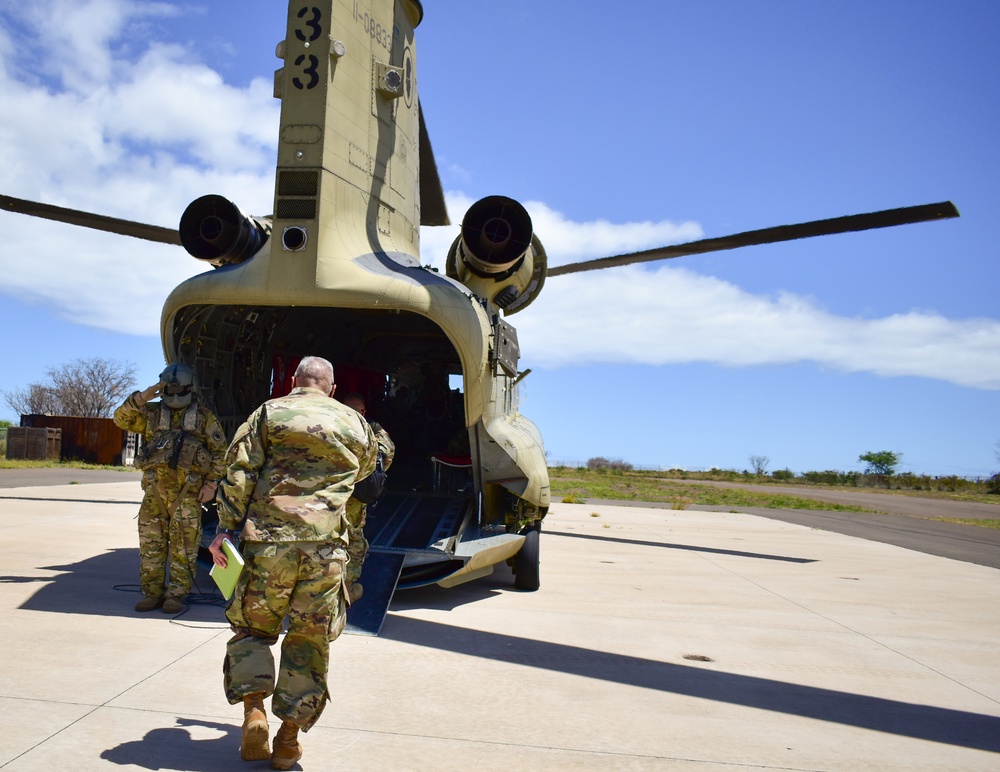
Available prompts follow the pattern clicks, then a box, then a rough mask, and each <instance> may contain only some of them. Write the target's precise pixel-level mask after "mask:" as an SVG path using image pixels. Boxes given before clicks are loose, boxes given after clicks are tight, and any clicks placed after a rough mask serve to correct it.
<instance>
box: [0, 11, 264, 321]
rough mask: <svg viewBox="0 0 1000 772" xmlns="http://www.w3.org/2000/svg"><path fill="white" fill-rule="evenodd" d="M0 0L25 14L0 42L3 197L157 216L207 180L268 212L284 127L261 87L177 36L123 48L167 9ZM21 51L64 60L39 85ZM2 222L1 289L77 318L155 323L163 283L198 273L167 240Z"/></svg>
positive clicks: (175, 212)
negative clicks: (222, 69)
mask: <svg viewBox="0 0 1000 772" xmlns="http://www.w3.org/2000/svg"><path fill="white" fill-rule="evenodd" d="M2 9H3V11H4V13H5V14H7V15H8V18H12V16H11V15H12V14H14V13H17V14H19V16H18V24H20V25H23V34H18V35H7V36H5V37H4V38H3V40H2V43H0V56H2V57H3V58H2V62H0V93H3V94H4V95H5V100H4V111H3V115H2V116H0V168H2V169H3V185H2V190H3V192H4V193H6V194H9V195H13V196H17V197H20V198H27V199H30V200H37V201H44V202H47V203H53V204H57V205H60V206H67V207H70V208H76V209H83V210H85V211H92V212H98V213H100V214H108V215H111V216H115V217H122V218H125V219H130V220H137V221H139V222H148V223H155V224H159V225H165V226H167V227H175V226H176V224H177V222H178V218H179V217H180V214H181V212H182V211H183V210H184V208H185V207H186V206H187V204H188V203H190V202H191V201H192V200H194V199H195V198H197V197H199V196H201V195H203V194H205V193H210V192H212V193H221V194H223V195H226V196H228V197H230V198H231V199H233V200H234V201H235V202H236V203H237V204H238V205H239V206H240V207H241V208H242V209H244V211H247V212H253V213H267V212H268V211H270V208H271V200H272V195H273V178H274V156H275V144H276V137H277V126H278V104H277V102H276V101H275V100H274V99H272V98H271V89H270V84H269V83H264V82H263V81H262V80H257V81H254V82H253V83H251V84H250V85H249V86H248V87H246V88H237V87H233V86H230V85H227V84H226V83H224V82H223V80H222V78H221V77H220V76H219V75H218V74H217V73H216V72H214V71H212V70H211V69H209V68H208V67H206V66H204V65H203V64H200V63H199V62H198V61H197V60H196V59H193V58H192V56H191V55H190V54H189V53H188V52H186V51H184V50H183V49H181V48H179V47H176V46H165V45H159V44H156V43H151V44H149V45H148V46H147V47H146V48H144V49H141V50H134V51H129V50H127V49H128V45H131V44H133V41H134V40H142V39H143V37H142V36H141V35H136V34H135V20H136V18H137V17H142V18H144V17H148V16H149V15H154V14H160V15H163V14H168V13H170V12H171V7H170V6H166V5H164V4H158V3H127V2H122V1H121V0H92V1H91V2H87V3H67V2H64V1H63V0H56V1H55V2H48V3H37V4H23V3H19V4H11V3H5V4H4V5H3V6H2ZM173 11H176V8H173ZM54 19H55V20H56V21H53V20H54ZM123 39H124V40H125V41H126V43H127V44H128V45H121V42H122V40H123ZM28 61H45V62H55V63H57V65H58V66H55V67H53V68H52V71H51V72H46V73H43V75H44V76H45V77H46V78H48V80H47V81H45V82H44V83H43V82H39V81H38V80H37V76H38V73H35V72H34V71H33V70H30V69H25V68H24V63H25V62H28ZM73 62H77V66H76V67H74V66H73ZM192 115H194V116H196V119H192ZM2 218H3V233H4V238H3V240H2V242H0V292H3V293H5V294H8V295H12V296H16V297H19V298H22V299H26V300H29V301H33V302H40V303H44V304H47V305H50V306H51V307H53V308H54V310H55V312H56V314H57V315H58V316H60V317H62V318H66V319H71V320H73V321H76V322H79V323H81V324H85V325H90V326H94V327H100V328H107V329H112V330H118V331H125V332H132V333H140V334H156V333H157V331H158V329H159V316H160V307H161V305H162V303H163V300H164V299H165V297H166V295H167V294H168V293H169V291H170V289H171V288H172V287H173V286H175V285H176V284H178V283H179V282H180V281H181V280H183V279H185V278H187V277H188V276H191V275H193V274H194V273H199V272H201V271H202V270H204V269H205V266H203V265H201V264H199V263H197V262H196V261H195V260H193V259H192V258H189V257H187V256H186V255H184V253H183V252H181V251H180V250H178V249H177V248H171V247H167V246H164V245H159V244H152V243H149V242H145V241H141V240H137V239H131V238H122V237H116V236H111V235H108V234H101V233H97V232H94V231H90V230H86V229H81V228H74V227H72V226H67V225H61V224H56V223H50V222H47V221H43V220H37V219H35V218H27V217H19V216H13V215H7V214H4V215H2Z"/></svg>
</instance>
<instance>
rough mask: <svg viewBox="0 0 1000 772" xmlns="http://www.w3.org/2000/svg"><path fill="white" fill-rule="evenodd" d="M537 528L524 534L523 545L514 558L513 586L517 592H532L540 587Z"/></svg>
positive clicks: (529, 529) (538, 529) (539, 530)
mask: <svg viewBox="0 0 1000 772" xmlns="http://www.w3.org/2000/svg"><path fill="white" fill-rule="evenodd" d="M541 533H542V532H541V529H540V528H539V527H538V526H533V527H531V528H528V529H527V530H526V531H525V532H524V544H522V545H521V549H520V550H518V552H517V554H516V555H515V556H514V586H515V587H516V588H517V589H519V590H525V591H526V592H534V591H535V590H537V589H538V588H539V587H540V586H541V581H540V576H539V571H538V565H539V559H538V543H539V540H540V538H541Z"/></svg>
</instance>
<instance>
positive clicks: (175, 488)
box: [114, 362, 228, 614]
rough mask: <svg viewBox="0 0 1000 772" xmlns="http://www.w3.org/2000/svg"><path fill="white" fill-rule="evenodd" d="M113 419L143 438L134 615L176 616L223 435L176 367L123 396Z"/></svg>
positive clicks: (189, 377)
mask: <svg viewBox="0 0 1000 772" xmlns="http://www.w3.org/2000/svg"><path fill="white" fill-rule="evenodd" d="M157 397H160V401H158V402H154V401H153V400H155V399H156V398H157ZM114 421H115V424H116V425H117V426H118V427H119V428H121V429H125V430H126V431H130V432H135V433H136V434H141V435H142V437H143V444H142V447H141V448H139V450H138V451H137V453H136V457H135V462H134V463H135V468H136V469H139V470H141V471H142V473H143V475H142V489H143V491H144V495H143V499H142V504H141V505H140V506H139V582H140V586H141V590H142V595H143V597H142V599H141V600H140V601H139V602H138V603H136V604H135V610H136V611H152V610H153V609H155V608H159V607H161V606H162V607H163V611H164V613H167V614H176V613H178V612H180V611H182V610H183V608H184V598H185V596H187V594H188V592H189V591H190V589H191V585H192V583H193V581H194V573H195V566H196V560H197V558H198V546H199V545H200V543H201V512H202V504H203V503H206V502H209V501H211V500H212V499H213V498H214V497H215V490H216V488H217V487H218V484H219V480H220V479H221V478H222V477H223V476H224V474H225V463H224V462H225V455H226V448H227V446H228V443H227V442H226V435H225V432H224V431H223V430H222V425H221V424H220V423H219V420H218V419H217V418H216V417H215V415H214V414H213V413H212V411H211V410H209V409H208V408H207V407H205V406H204V405H202V404H201V403H200V402H199V401H198V399H197V397H196V396H195V393H194V372H193V371H192V369H191V367H190V365H188V364H186V363H184V362H173V363H171V364H169V365H167V367H166V368H165V369H164V370H163V372H161V373H160V380H159V381H157V382H156V383H155V384H153V385H152V386H150V387H148V388H146V389H144V390H143V391H136V392H133V393H132V394H131V395H129V397H128V399H126V400H125V402H124V403H123V404H122V405H121V406H120V407H119V408H118V409H117V410H115V414H114ZM168 565H169V572H168V570H167V568H168Z"/></svg>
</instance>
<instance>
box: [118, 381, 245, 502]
mask: <svg viewBox="0 0 1000 772" xmlns="http://www.w3.org/2000/svg"><path fill="white" fill-rule="evenodd" d="M138 395H139V392H137V391H136V392H133V393H132V394H130V395H129V397H128V399H126V400H125V402H124V403H123V404H122V405H121V406H120V407H119V408H118V409H117V410H115V414H114V421H115V425H116V426H117V427H118V428H120V429H124V430H125V431H129V432H135V433H136V434H141V435H142V436H143V443H144V444H143V448H141V449H140V452H139V453H138V454H137V457H136V466H137V467H140V468H142V466H143V465H142V462H141V460H140V457H146V456H149V457H150V458H149V461H150V467H151V468H150V469H148V470H147V471H149V472H150V473H151V474H152V473H155V475H156V478H157V479H161V480H162V479H163V478H164V477H166V478H173V479H175V480H177V481H178V482H183V480H184V478H185V477H187V476H188V475H190V476H192V477H194V478H200V479H201V480H212V481H218V480H221V479H222V478H223V477H224V476H225V474H226V464H225V457H226V447H227V445H228V443H227V442H226V433H225V432H224V431H223V429H222V424H220V423H219V419H217V418H216V417H215V415H214V414H213V413H212V411H211V410H209V409H208V408H207V407H204V406H203V405H201V404H200V403H199V402H198V401H197V400H196V399H195V400H192V401H191V404H190V405H188V406H187V407H184V408H178V409H176V410H174V409H171V408H169V407H167V406H166V405H164V404H163V403H162V402H146V403H145V404H143V405H139V403H138V402H137V401H136V397H137V396H138ZM179 435H186V436H185V438H184V441H183V442H182V443H181V445H182V447H181V448H180V450H181V452H180V453H177V454H175V455H174V467H171V466H169V465H168V463H167V459H166V458H163V459H157V457H156V455H155V452H152V453H151V451H153V450H154V449H155V448H156V447H157V445H158V444H161V441H162V440H163V438H165V437H169V438H170V439H171V441H174V440H176V438H177V436H179ZM192 440H193V442H192ZM167 455H170V454H169V453H168V454H167ZM158 460H159V461H162V463H158ZM178 462H179V464H178ZM175 469H176V471H175ZM199 484H200V483H199Z"/></svg>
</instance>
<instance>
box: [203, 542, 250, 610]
mask: <svg viewBox="0 0 1000 772" xmlns="http://www.w3.org/2000/svg"><path fill="white" fill-rule="evenodd" d="M222 551H223V552H225V553H226V567H225V568H219V566H217V565H215V564H214V563H213V564H212V569H211V570H210V571H209V572H208V575H209V576H211V577H212V579H214V580H215V583H216V584H217V585H218V586H219V590H221V591H222V597H223V598H225V599H226V600H229V598H230V597H232V594H233V590H235V589H236V582H238V581H239V579H240V574H242V573H243V564H244V562H245V561H244V560H243V556H242V555H241V554H240V551H239V550H238V549H236V547H234V546H233V543H232V542H231V541H229V539H223V540H222Z"/></svg>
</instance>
